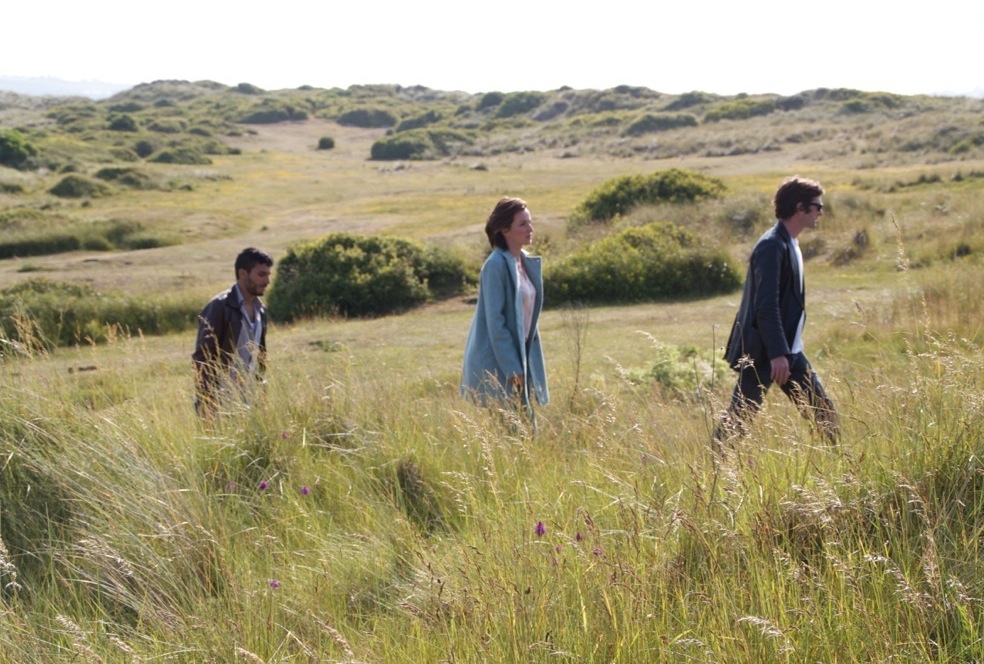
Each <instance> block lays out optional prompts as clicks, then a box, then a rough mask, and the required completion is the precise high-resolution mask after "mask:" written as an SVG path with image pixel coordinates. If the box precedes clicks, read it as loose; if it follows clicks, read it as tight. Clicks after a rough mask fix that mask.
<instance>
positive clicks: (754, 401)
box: [714, 366, 772, 448]
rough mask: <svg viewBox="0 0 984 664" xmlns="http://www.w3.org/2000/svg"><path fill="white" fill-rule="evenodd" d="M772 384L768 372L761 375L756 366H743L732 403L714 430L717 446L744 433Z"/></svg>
mask: <svg viewBox="0 0 984 664" xmlns="http://www.w3.org/2000/svg"><path fill="white" fill-rule="evenodd" d="M771 384H772V379H771V378H769V376H768V375H767V374H766V375H764V376H761V375H759V372H758V371H756V368H755V367H754V366H749V367H745V368H743V369H742V370H741V371H739V372H738V380H737V382H736V383H735V389H734V392H732V394H731V404H730V405H729V406H728V410H727V412H726V413H725V414H724V417H723V418H722V419H721V422H720V423H719V424H718V426H717V428H716V429H715V430H714V443H715V446H716V447H718V448H720V446H721V443H723V442H725V441H727V440H728V439H729V438H732V437H734V436H736V435H744V433H745V431H746V430H747V428H748V422H749V421H750V420H751V419H752V417H753V416H754V415H755V413H757V412H758V411H759V409H760V408H761V407H762V402H763V401H764V400H765V394H766V392H768V390H769V386H770V385H771Z"/></svg>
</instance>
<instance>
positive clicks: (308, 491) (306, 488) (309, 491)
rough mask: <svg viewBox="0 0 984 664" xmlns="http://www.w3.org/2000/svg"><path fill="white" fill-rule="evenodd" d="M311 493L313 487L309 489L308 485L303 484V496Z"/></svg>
mask: <svg viewBox="0 0 984 664" xmlns="http://www.w3.org/2000/svg"><path fill="white" fill-rule="evenodd" d="M309 493H311V489H309V488H308V487H306V486H302V487H301V495H303V496H306V495H308V494H309Z"/></svg>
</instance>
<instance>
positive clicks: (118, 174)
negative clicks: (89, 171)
mask: <svg viewBox="0 0 984 664" xmlns="http://www.w3.org/2000/svg"><path fill="white" fill-rule="evenodd" d="M96 177H97V178H99V179H100V180H103V181H105V182H115V183H116V184H120V185H123V186H124V187H130V188H131V189H145V190H147V189H157V188H158V186H157V183H156V182H155V181H154V179H153V178H152V177H150V176H149V175H147V174H146V173H144V172H143V171H141V170H138V169H136V168H130V167H128V166H108V167H106V168H102V169H100V170H98V171H96Z"/></svg>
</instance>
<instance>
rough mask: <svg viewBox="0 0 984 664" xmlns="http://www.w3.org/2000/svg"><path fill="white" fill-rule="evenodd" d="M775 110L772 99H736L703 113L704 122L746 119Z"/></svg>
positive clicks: (774, 103)
mask: <svg viewBox="0 0 984 664" xmlns="http://www.w3.org/2000/svg"><path fill="white" fill-rule="evenodd" d="M775 110H776V102H775V101H774V100H772V99H760V100H755V99H736V100H735V101H729V102H726V103H723V104H721V105H720V106H717V107H715V108H712V109H710V110H709V111H707V113H705V114H704V122H718V121H720V120H747V119H748V118H752V117H756V116H759V115H769V114H770V113H773V112H774V111H775Z"/></svg>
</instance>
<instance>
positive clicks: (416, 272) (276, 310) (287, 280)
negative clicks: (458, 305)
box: [268, 233, 474, 321]
mask: <svg viewBox="0 0 984 664" xmlns="http://www.w3.org/2000/svg"><path fill="white" fill-rule="evenodd" d="M473 281H474V277H473V276H469V275H468V274H467V272H466V270H465V267H464V261H462V260H461V259H459V258H458V257H456V256H454V255H452V254H451V253H450V252H448V251H447V250H445V249H441V248H438V247H427V246H424V245H421V244H418V243H415V242H410V241H408V240H402V239H398V238H388V237H376V236H361V235H355V234H351V233H333V234H330V235H327V236H325V237H323V238H321V239H319V240H314V241H311V242H306V243H303V244H300V245H297V246H294V247H291V248H290V249H288V251H287V254H286V256H284V257H283V258H282V259H281V260H280V261H279V262H278V263H277V268H276V278H275V279H274V283H273V286H272V287H271V289H270V292H269V296H268V304H269V306H270V314H271V316H272V317H274V318H275V319H277V320H283V321H292V320H295V319H297V318H301V317H307V316H326V315H343V316H365V315H376V314H387V313H391V312H394V311H401V310H404V309H407V308H410V307H414V306H417V305H419V304H422V303H424V302H426V301H428V300H431V299H434V298H436V297H439V296H440V297H444V296H450V295H453V294H456V293H459V292H461V291H462V290H463V288H464V287H465V286H466V285H467V284H468V283H471V282H473Z"/></svg>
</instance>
